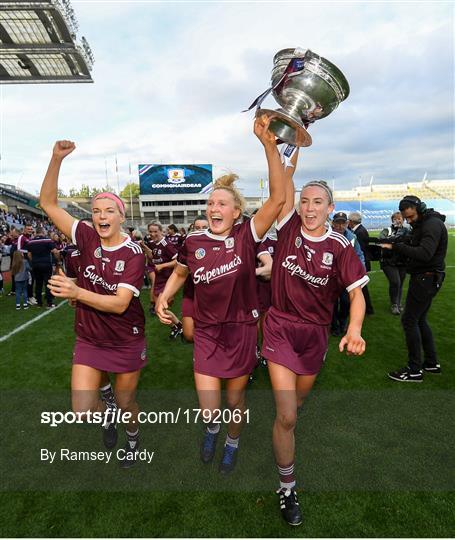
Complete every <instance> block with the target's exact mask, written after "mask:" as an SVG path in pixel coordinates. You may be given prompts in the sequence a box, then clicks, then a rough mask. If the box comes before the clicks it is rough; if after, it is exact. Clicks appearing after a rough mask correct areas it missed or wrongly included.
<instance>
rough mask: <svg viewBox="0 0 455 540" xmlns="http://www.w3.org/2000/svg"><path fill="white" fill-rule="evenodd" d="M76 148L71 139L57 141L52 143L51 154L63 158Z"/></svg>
mask: <svg viewBox="0 0 455 540" xmlns="http://www.w3.org/2000/svg"><path fill="white" fill-rule="evenodd" d="M75 148H76V145H75V144H74V143H73V141H57V142H56V143H55V144H54V149H53V151H52V155H53V156H54V157H56V158H59V159H63V158H65V157H66V156H67V155H68V154H71V152H72V151H73V150H74V149H75Z"/></svg>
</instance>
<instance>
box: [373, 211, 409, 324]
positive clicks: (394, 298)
mask: <svg viewBox="0 0 455 540" xmlns="http://www.w3.org/2000/svg"><path fill="white" fill-rule="evenodd" d="M391 219H392V225H390V227H386V228H385V229H383V230H382V231H381V232H380V234H379V240H383V241H384V240H385V241H388V242H389V243H390V244H394V243H396V242H406V240H407V239H409V232H410V231H409V229H408V228H407V227H405V226H404V224H403V216H402V215H401V212H395V213H393V214H392V216H391ZM380 266H381V270H382V271H383V272H384V274H385V277H386V278H387V280H388V282H389V297H390V303H391V308H390V309H391V311H392V314H393V315H400V313H401V311H402V310H403V308H402V306H401V296H402V293H403V284H404V280H405V279H406V261H405V258H404V257H403V256H402V255H400V254H399V253H398V252H397V251H394V250H390V249H381V258H380Z"/></svg>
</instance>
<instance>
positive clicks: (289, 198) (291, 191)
mask: <svg viewBox="0 0 455 540" xmlns="http://www.w3.org/2000/svg"><path fill="white" fill-rule="evenodd" d="M298 157H299V149H298V148H297V149H296V151H295V152H294V154H293V155H292V157H291V163H292V165H293V166H292V167H286V170H285V171H284V176H285V189H284V191H285V193H286V201H285V203H284V204H283V206H282V208H281V211H280V213H279V214H278V218H277V221H278V223H279V222H280V221H281V220H282V219H283V218H284V217H285V216H287V215H288V214H289V212H291V210H293V208H294V207H295V186H294V173H295V170H296V168H297V160H298Z"/></svg>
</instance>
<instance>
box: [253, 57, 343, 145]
mask: <svg viewBox="0 0 455 540" xmlns="http://www.w3.org/2000/svg"><path fill="white" fill-rule="evenodd" d="M272 93H273V96H274V98H275V99H276V101H277V102H278V103H279V104H280V105H281V107H282V108H280V109H277V110H272V109H261V108H259V109H257V111H256V116H261V115H263V114H266V115H268V116H273V119H272V121H271V122H270V129H271V130H272V131H273V133H275V135H276V136H277V137H278V138H279V139H281V140H282V141H284V142H287V143H289V144H293V145H295V146H310V145H311V142H312V140H311V136H310V134H309V133H308V131H307V130H306V129H305V128H306V127H308V124H310V123H313V122H314V121H315V120H319V119H320V118H324V117H325V116H328V115H329V114H330V113H331V112H332V111H333V110H334V109H336V108H337V107H338V105H339V104H340V103H341V102H342V101H344V100H345V99H346V98H347V97H348V95H349V84H348V81H347V80H346V78H345V76H344V75H343V73H341V71H340V70H339V69H338V68H337V67H336V66H335V65H334V64H332V63H331V62H329V61H328V60H326V59H325V58H322V57H321V56H318V55H317V54H315V53H313V52H311V51H310V50H302V49H283V50H281V51H279V52H278V53H277V54H276V55H275V57H274V59H273V70H272Z"/></svg>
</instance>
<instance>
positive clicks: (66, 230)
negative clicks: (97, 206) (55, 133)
mask: <svg viewBox="0 0 455 540" xmlns="http://www.w3.org/2000/svg"><path fill="white" fill-rule="evenodd" d="M75 148H76V145H75V144H74V143H73V142H71V141H57V142H56V143H55V145H54V149H53V151H52V157H51V161H50V163H49V167H48V169H47V172H46V176H45V177H44V180H43V184H42V186H41V191H40V195H39V202H40V206H41V208H42V209H43V210H44V212H46V214H47V215H48V217H49V218H50V219H51V220H52V221H53V223H54V225H55V226H56V227H57V228H58V229H59V230H60V231H61V232H62V233H63V234H64V235H65V236H67V237H68V238H71V228H72V226H73V223H74V221H75V219H74V218H73V216H71V215H70V214H68V212H67V211H66V210H64V209H63V208H60V207H59V206H58V200H57V190H58V175H59V172H60V166H61V164H62V161H63V159H64V158H65V157H66V156H67V155H68V154H71V152H72V151H73V150H74V149H75Z"/></svg>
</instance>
